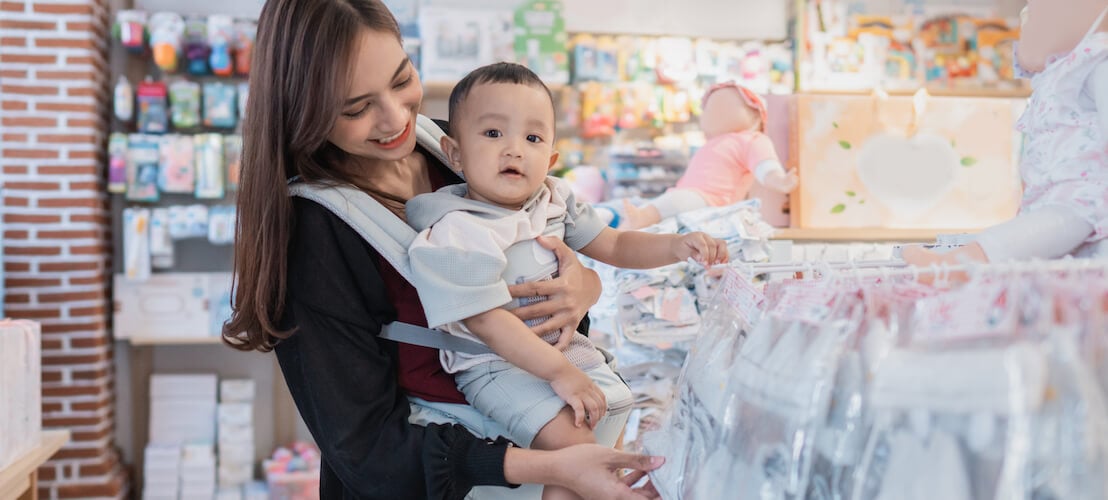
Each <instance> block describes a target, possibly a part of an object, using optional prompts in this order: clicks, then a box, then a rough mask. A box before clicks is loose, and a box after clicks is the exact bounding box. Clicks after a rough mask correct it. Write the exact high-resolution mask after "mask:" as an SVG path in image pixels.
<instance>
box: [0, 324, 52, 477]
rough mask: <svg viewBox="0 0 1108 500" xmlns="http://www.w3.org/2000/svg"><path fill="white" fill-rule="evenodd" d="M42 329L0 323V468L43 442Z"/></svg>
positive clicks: (33, 325)
mask: <svg viewBox="0 0 1108 500" xmlns="http://www.w3.org/2000/svg"><path fill="white" fill-rule="evenodd" d="M41 332H42V329H41V327H40V326H39V324H38V323H36V322H34V321H26V320H2V321H0V469H3V468H4V467H5V466H7V465H9V464H10V463H11V462H14V461H15V460H16V459H17V458H19V457H20V456H22V455H23V454H24V453H26V452H28V451H30V450H31V449H32V448H34V447H35V446H38V443H39V441H41V440H42V351H41V347H42V340H41V338H42V333H41Z"/></svg>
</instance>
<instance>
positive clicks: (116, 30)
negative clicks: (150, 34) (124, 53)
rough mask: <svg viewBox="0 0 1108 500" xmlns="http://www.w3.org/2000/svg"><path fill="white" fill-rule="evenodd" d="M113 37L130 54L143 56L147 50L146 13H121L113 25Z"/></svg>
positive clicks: (134, 11)
mask: <svg viewBox="0 0 1108 500" xmlns="http://www.w3.org/2000/svg"><path fill="white" fill-rule="evenodd" d="M112 35H113V36H114V37H115V38H116V39H117V40H119V43H120V44H122V45H123V48H125V49H127V50H128V51H129V52H133V53H136V54H141V53H142V52H143V51H145V50H146V37H147V33H146V11H142V10H121V11H119V12H118V13H117V14H116V15H115V24H114V25H112Z"/></svg>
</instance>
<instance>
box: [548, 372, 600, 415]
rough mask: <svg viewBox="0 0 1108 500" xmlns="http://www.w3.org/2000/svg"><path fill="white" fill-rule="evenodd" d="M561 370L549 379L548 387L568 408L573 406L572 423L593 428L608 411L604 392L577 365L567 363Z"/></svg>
mask: <svg viewBox="0 0 1108 500" xmlns="http://www.w3.org/2000/svg"><path fill="white" fill-rule="evenodd" d="M563 372H564V373H562V374H559V375H558V376H557V377H555V378H554V379H553V380H551V381H550V387H551V388H552V389H554V393H555V394H557V395H558V397H560V398H562V400H563V401H565V402H566V404H568V405H569V406H570V408H573V424H574V425H576V426H577V427H581V424H582V423H584V424H586V425H588V426H589V428H590V429H595V428H596V424H597V423H599V422H600V419H601V418H603V417H604V413H605V412H607V411H608V402H607V401H606V400H605V398H604V393H603V392H602V391H601V390H600V387H597V385H596V382H593V381H592V379H591V378H589V376H588V375H585V372H583V371H581V370H580V369H578V368H577V367H575V366H572V365H569V368H567V369H566V370H563Z"/></svg>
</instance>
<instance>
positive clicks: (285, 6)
mask: <svg viewBox="0 0 1108 500" xmlns="http://www.w3.org/2000/svg"><path fill="white" fill-rule="evenodd" d="M422 98H423V91H422V87H421V86H420V82H419V76H418V74H417V73H416V70H415V68H414V67H413V66H412V64H411V62H410V61H409V60H408V58H407V55H406V54H405V53H404V51H403V48H402V47H401V44H400V33H399V29H398V27H397V25H396V21H395V20H394V19H393V17H392V15H391V14H390V13H389V12H388V10H387V9H386V8H385V7H384V5H382V4H381V2H380V1H379V0H269V1H268V2H266V5H265V7H264V8H263V9H262V14H261V18H260V20H259V24H258V36H257V42H256V45H255V48H254V61H253V64H252V74H251V78H250V100H249V104H248V107H247V111H246V116H245V119H244V124H243V136H244V137H243V139H244V148H243V167H242V184H241V189H240V192H239V195H238V210H239V211H238V237H237V239H236V242H235V245H236V248H235V275H236V283H235V290H234V294H235V295H234V298H235V299H234V315H233V316H232V318H231V321H230V322H228V324H227V325H226V326H225V328H224V336H225V338H226V341H227V342H228V343H229V344H231V345H232V346H233V347H235V348H238V349H242V350H255V349H256V350H262V351H267V350H270V349H273V350H275V351H276V354H277V359H278V361H279V363H280V365H281V370H282V372H283V374H284V376H285V381H286V383H287V384H288V386H289V390H290V392H291V393H292V396H293V399H294V400H295V401H296V404H297V407H298V408H299V410H300V413H301V415H302V416H303V417H304V420H305V422H306V423H307V425H308V428H309V429H310V430H311V431H312V435H313V436H314V437H315V439H316V441H317V442H318V444H319V445H320V448H321V450H322V454H323V470H322V472H321V483H320V490H321V491H320V492H321V496H322V497H323V498H417V497H428V498H461V497H462V496H464V495H465V494H466V493H467V492H468V491H469V490H470V488H471V487H473V486H475V485H505V486H506V485H512V484H520V483H541V484H556V485H561V486H564V487H567V488H569V489H571V490H573V491H575V492H577V493H578V494H580V495H582V496H585V497H589V498H644V497H645V498H650V497H653V496H655V493H654V492H653V490H652V489H651V488H646V489H639V490H634V491H633V490H632V489H631V488H630V487H629V486H628V485H629V484H633V483H634V482H635V480H637V479H639V478H641V477H642V474H643V472H642V471H648V470H651V469H654V468H656V467H658V466H659V465H661V459H660V458H658V457H647V456H638V455H629V454H625V453H620V452H616V451H613V450H610V449H607V448H603V447H600V446H596V445H581V446H576V447H572V448H567V449H564V450H560V451H557V452H542V451H536V450H524V449H519V448H511V447H509V446H508V445H507V444H506V443H504V442H498V443H491V444H490V443H488V442H487V441H486V440H484V439H479V438H477V437H475V436H473V435H471V434H470V433H469V432H467V431H466V429H465V428H464V427H462V426H459V425H428V426H426V427H421V426H415V425H411V424H409V423H408V416H409V407H408V402H407V399H406V398H405V393H407V394H409V395H414V396H418V397H419V398H421V399H423V400H427V401H434V402H451V403H462V402H464V399H463V398H462V397H461V395H460V394H459V393H458V392H457V390H456V388H455V386H454V381H453V379H451V378H450V377H449V376H448V375H446V374H444V373H443V372H442V370H441V367H440V365H439V362H438V356H437V351H433V350H429V349H424V348H419V347H415V346H410V345H403V344H401V345H397V344H394V343H391V342H387V341H384V340H380V339H378V337H377V333H378V332H379V330H380V326H381V325H382V324H384V323H387V322H390V321H393V320H399V321H404V322H407V323H415V324H426V323H425V321H426V320H425V318H424V314H423V310H422V307H421V306H420V304H419V301H418V297H417V295H416V293H415V290H414V289H413V288H412V287H411V285H410V284H408V283H407V282H405V281H404V280H403V279H402V278H401V277H400V275H399V274H398V273H397V272H396V270H395V269H393V268H392V267H391V266H390V265H389V264H388V263H387V262H386V261H385V260H384V259H382V258H381V257H380V256H379V254H378V253H377V252H376V251H375V250H374V249H373V248H372V247H371V246H370V245H369V244H368V243H366V242H365V241H364V240H363V239H361V238H360V237H359V236H358V234H357V233H356V232H355V231H354V230H353V229H352V228H351V227H350V226H348V225H347V224H346V223H344V222H343V221H342V220H341V219H340V218H339V217H338V216H337V215H335V214H333V213H331V212H330V211H328V210H327V209H325V208H323V207H321V206H320V205H317V204H315V203H314V202H311V201H307V200H303V199H300V198H297V199H295V200H293V199H290V198H289V197H288V192H289V191H288V188H287V184H286V182H287V179H290V178H292V177H296V176H299V178H300V179H301V180H302V181H304V182H318V181H331V182H340V183H344V184H348V185H351V186H354V187H356V188H358V189H361V190H362V191H364V192H366V193H368V194H369V195H370V196H372V197H373V198H375V199H376V200H378V201H379V202H381V204H383V205H384V206H386V207H387V208H389V209H390V210H391V211H392V212H393V213H395V214H396V215H397V216H399V217H401V218H403V217H404V203H405V201H407V200H408V199H409V198H411V197H413V196H415V195H417V194H421V193H426V192H430V191H432V190H434V189H436V188H438V187H441V186H443V185H446V184H449V183H454V182H459V179H458V178H457V177H456V175H455V174H454V173H453V172H452V171H450V170H449V169H448V168H447V167H446V166H445V165H443V164H442V163H441V162H440V161H439V160H437V159H436V157H435V155H433V154H429V153H430V152H429V151H426V150H424V149H423V148H422V147H419V148H417V145H416V142H415V133H414V131H413V129H414V127H415V120H416V115H417V112H418V111H419V107H420V102H421V100H422ZM547 244H548V245H550V247H551V249H552V250H554V251H555V253H556V255H557V256H558V258H559V261H560V277H559V278H558V279H556V280H552V281H549V282H546V283H531V284H525V285H522V286H519V287H515V288H513V289H512V293H513V295H516V296H521V297H526V296H534V295H547V296H549V297H550V299H549V300H548V301H545V302H541V303H538V304H535V305H533V306H529V307H525V308H520V309H518V310H517V311H518V313H517V314H518V315H519V316H520V317H521V318H524V319H532V318H541V317H544V316H551V319H549V320H547V321H546V322H545V323H543V324H542V325H540V327H539V328H537V330H540V331H539V332H537V333H540V334H541V333H545V332H548V331H552V330H554V329H560V328H563V327H568V328H575V327H577V324H578V322H579V321H581V319H582V318H583V317H584V316H585V314H586V312H587V309H588V307H589V306H590V305H591V304H593V303H594V302H595V301H596V299H597V298H598V297H599V292H600V285H599V280H598V278H597V276H596V274H595V273H593V272H591V271H587V270H585V269H584V268H583V267H582V266H581V265H580V264H579V263H578V262H577V260H576V258H575V257H574V255H573V252H572V251H570V250H569V249H568V248H567V247H566V246H565V245H564V244H562V243H561V242H555V241H551V242H547ZM623 468H631V469H637V470H638V472H636V473H633V474H631V475H629V476H627V477H624V478H622V479H621V478H619V477H617V475H616V472H617V471H618V470H619V469H623Z"/></svg>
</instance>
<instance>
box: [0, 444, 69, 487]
mask: <svg viewBox="0 0 1108 500" xmlns="http://www.w3.org/2000/svg"><path fill="white" fill-rule="evenodd" d="M67 442H69V431H68V430H58V431H43V433H42V442H41V443H39V445H38V446H36V447H35V448H34V449H32V450H31V451H28V452H27V453H25V454H24V455H23V456H22V457H19V458H18V459H17V460H16V461H15V462H14V463H12V464H11V465H9V466H8V467H6V468H5V469H3V470H0V500H15V499H19V500H38V468H39V466H40V465H42V464H43V463H45V462H46V461H47V460H49V459H50V457H52V456H54V454H55V453H57V452H58V450H60V449H61V448H62V446H64V445H65V443H67Z"/></svg>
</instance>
